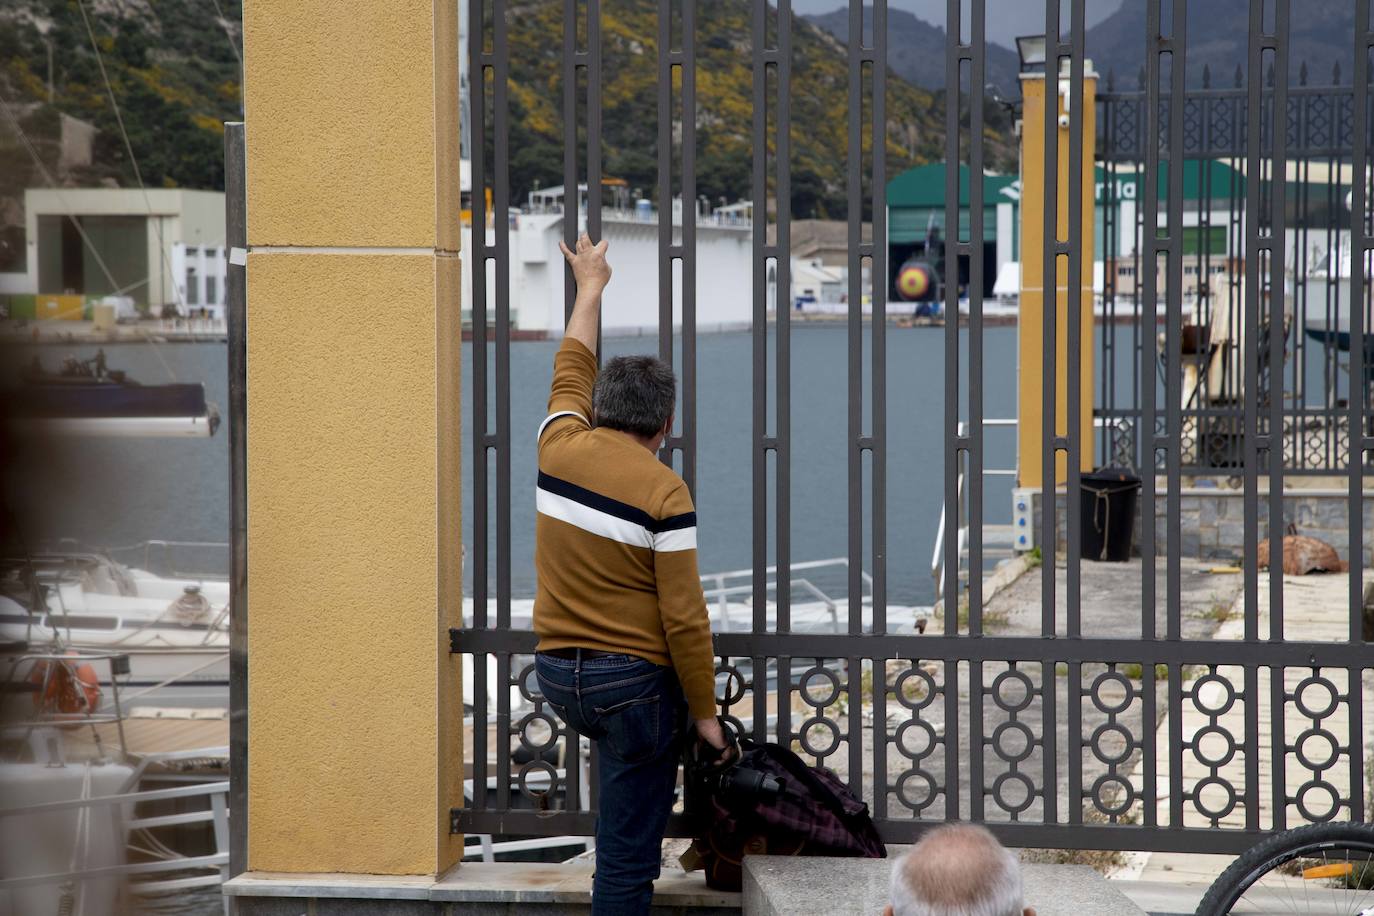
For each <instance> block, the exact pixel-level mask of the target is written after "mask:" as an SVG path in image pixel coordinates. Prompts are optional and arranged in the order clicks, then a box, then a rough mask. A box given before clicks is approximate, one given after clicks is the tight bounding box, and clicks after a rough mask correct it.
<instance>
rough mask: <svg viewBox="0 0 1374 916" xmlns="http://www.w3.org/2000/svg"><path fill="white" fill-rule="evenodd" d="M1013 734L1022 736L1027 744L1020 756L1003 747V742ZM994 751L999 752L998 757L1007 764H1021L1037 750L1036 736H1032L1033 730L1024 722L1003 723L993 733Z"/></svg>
mask: <svg viewBox="0 0 1374 916" xmlns="http://www.w3.org/2000/svg"><path fill="white" fill-rule="evenodd" d="M1011 732H1016V733H1017V734H1019V735H1021V738H1022V740H1023V741H1024V742H1025V745H1024V747H1022V748H1021V752H1020V753H1019V754H1016V753H1012V752H1010V751H1008V750H1007V749H1006V748H1005V747H1004V746H1003V742H1004V741H1005V740H1006V737H1007V735H1008V734H1009V733H1011ZM992 749H993V750H994V751H996V752H997V756H998V757H1001V758H1002V759H1003V760H1005V761H1006V762H1007V763H1020V762H1021V761H1022V760H1025V759H1026V758H1027V757H1029V756H1030V755H1031V752H1032V751H1034V750H1035V736H1034V735H1033V734H1031V730H1030V729H1029V728H1027V727H1026V724H1025V723H1024V722H1016V721H1011V722H1003V723H1002V724H1001V725H999V726H997V728H996V729H994V730H993V732H992Z"/></svg>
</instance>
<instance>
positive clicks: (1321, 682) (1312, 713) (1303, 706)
mask: <svg viewBox="0 0 1374 916" xmlns="http://www.w3.org/2000/svg"><path fill="white" fill-rule="evenodd" d="M1313 687H1319V688H1321V689H1322V690H1325V691H1326V692H1327V693H1328V694H1330V697H1329V699H1328V701H1327V704H1326V706H1325V707H1324V708H1322V709H1320V710H1316V709H1310V708H1308V705H1307V700H1305V699H1303V695H1304V694H1305V693H1306V692H1307V691H1308V690H1309V689H1310V688H1313ZM1293 702H1294V703H1296V704H1297V707H1298V710H1299V711H1300V712H1301V713H1302V714H1303V715H1304V716H1307V718H1309V719H1312V720H1313V721H1319V720H1321V719H1325V718H1326V717H1327V716H1329V715H1331V714H1332V713H1333V712H1335V711H1336V706H1337V705H1339V704H1340V694H1339V693H1338V692H1337V691H1336V685H1335V684H1333V683H1331V682H1330V681H1328V680H1327V679H1326V678H1324V677H1321V676H1319V675H1316V674H1313V675H1311V676H1309V677H1307V678H1305V679H1304V680H1303V681H1302V682H1301V683H1299V684H1298V686H1297V687H1296V688H1295V689H1294V690H1293Z"/></svg>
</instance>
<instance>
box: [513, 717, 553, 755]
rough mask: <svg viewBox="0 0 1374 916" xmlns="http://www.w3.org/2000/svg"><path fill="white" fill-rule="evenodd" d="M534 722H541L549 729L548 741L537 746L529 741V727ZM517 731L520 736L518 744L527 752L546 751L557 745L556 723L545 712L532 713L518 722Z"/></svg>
mask: <svg viewBox="0 0 1374 916" xmlns="http://www.w3.org/2000/svg"><path fill="white" fill-rule="evenodd" d="M536 722H543V723H544V724H545V725H546V726H547V727H548V729H549V737H548V740H547V741H544V742H542V743H539V744H535V743H534V741H533V740H531V738H530V733H529V732H530V726H531V725H533V724H534V723H536ZM517 730H518V734H519V735H520V743H521V744H522V745H523V746H524V747H525V748H526V749H527V750H531V751H534V752H535V753H539V752H540V751H547V750H548V749H549V748H551V747H553V746H554V745H555V744H557V743H558V723H557V722H555V721H554V720H553V716H550V715H549V714H548V713H546V712H532V713H530V714H528V715H527V716H525V717H524V718H523V719H521V720H520V724H519V725H518V726H517Z"/></svg>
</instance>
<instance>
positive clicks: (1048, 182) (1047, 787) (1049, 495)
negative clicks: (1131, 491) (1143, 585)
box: [1040, 0, 1076, 824]
mask: <svg viewBox="0 0 1374 916" xmlns="http://www.w3.org/2000/svg"><path fill="white" fill-rule="evenodd" d="M1059 35H1060V26H1059V3H1058V2H1054V0H1051V2H1048V3H1046V4H1045V165H1044V170H1045V183H1044V189H1045V201H1044V252H1043V253H1042V255H1043V261H1042V264H1043V268H1042V269H1043V271H1044V274H1043V280H1042V281H1041V284H1040V285H1041V287H1042V288H1043V290H1044V292H1043V293H1042V302H1043V308H1042V310H1041V311H1042V314H1043V316H1044V317H1043V330H1044V334H1043V338H1042V347H1043V355H1042V357H1041V358H1042V360H1043V363H1042V365H1043V366H1044V372H1043V373H1042V378H1043V379H1044V381H1043V382H1042V383H1041V389H1042V391H1041V402H1040V403H1041V413H1042V416H1041V423H1040V436H1041V445H1040V460H1041V491H1040V492H1041V498H1040V507H1041V510H1040V511H1041V516H1040V542H1041V544H1043V545H1044V546H1043V547H1042V548H1041V550H1042V552H1043V554H1044V556H1045V558H1046V560H1047V561H1048V566H1047V567H1046V568H1045V570H1044V574H1043V575H1042V576H1041V577H1040V601H1041V605H1040V636H1041V638H1043V639H1047V640H1048V639H1053V638H1054V636H1055V634H1056V632H1057V617H1058V614H1057V608H1056V605H1055V590H1056V589H1055V574H1054V567H1055V565H1056V560H1055V558H1056V554H1057V553H1058V551H1057V549H1056V545H1057V544H1058V540H1059V538H1058V532H1059V524H1058V521H1059V520H1058V515H1059V496H1058V493H1057V492H1056V483H1057V479H1058V476H1059V475H1058V469H1057V467H1056V466H1057V464H1058V457H1059V447H1060V443H1061V442H1062V440H1061V439H1060V437H1059V435H1058V432H1059V404H1058V396H1059V255H1060V254H1061V253H1065V254H1067V248H1068V243H1067V242H1065V241H1061V240H1060V237H1059V61H1060V59H1061V57H1062V56H1064V54H1065V52H1066V51H1067V50H1068V49H1066V48H1065V47H1064V44H1063V42H1061V41H1060V38H1059ZM1069 181H1070V182H1072V181H1073V176H1072V175H1070V176H1069ZM1073 283H1074V278H1073V277H1066V279H1065V285H1066V287H1071V286H1072V285H1073ZM1075 357H1076V354H1072V353H1070V354H1068V358H1069V361H1070V362H1072V361H1073V360H1074V359H1075ZM1056 699H1057V690H1056V687H1055V674H1054V662H1053V660H1050V659H1046V660H1045V661H1044V662H1043V663H1042V664H1041V666H1040V704H1041V721H1043V722H1053V723H1055V727H1053V728H1044V729H1041V736H1040V750H1041V764H1042V776H1041V783H1042V784H1041V792H1042V793H1043V796H1044V806H1045V807H1044V819H1045V823H1047V824H1050V823H1054V822H1056V821H1058V820H1059V803H1058V797H1059V778H1058V762H1059V760H1058V758H1059V750H1058V740H1057V739H1058V727H1057V726H1058V715H1057V713H1056V712H1055V700H1056Z"/></svg>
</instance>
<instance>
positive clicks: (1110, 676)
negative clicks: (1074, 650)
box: [1090, 671, 1135, 716]
mask: <svg viewBox="0 0 1374 916" xmlns="http://www.w3.org/2000/svg"><path fill="white" fill-rule="evenodd" d="M1109 683H1117V684H1120V685H1121V692H1122V698H1121V704H1120V705H1118V706H1112V705H1110V704H1108V703H1107V702H1106V700H1104V699H1103V696H1102V688H1103V686H1105V685H1106V684H1109ZM1090 689H1091V695H1092V701H1093V705H1094V706H1096V707H1097V708H1098V709H1099V710H1101V711H1102V712H1105V713H1106V714H1107V715H1109V716H1111V715H1115V714H1117V713H1121V712H1125V711H1126V710H1127V709H1128V708H1129V707H1130V705H1131V699H1132V698H1133V697H1134V695H1135V690H1134V688H1133V687H1132V686H1131V682H1130V679H1129V678H1127V677H1126V675H1124V674H1122V673H1121V672H1120V671H1103V672H1102V673H1101V674H1099V675H1098V676H1097V677H1095V678H1093V683H1092V687H1091V688H1090Z"/></svg>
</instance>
